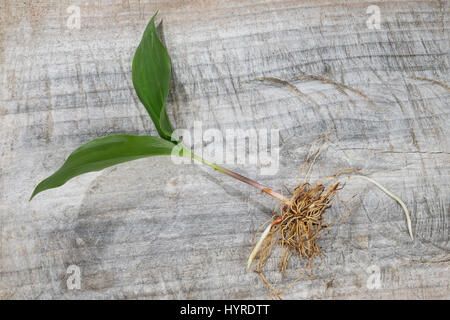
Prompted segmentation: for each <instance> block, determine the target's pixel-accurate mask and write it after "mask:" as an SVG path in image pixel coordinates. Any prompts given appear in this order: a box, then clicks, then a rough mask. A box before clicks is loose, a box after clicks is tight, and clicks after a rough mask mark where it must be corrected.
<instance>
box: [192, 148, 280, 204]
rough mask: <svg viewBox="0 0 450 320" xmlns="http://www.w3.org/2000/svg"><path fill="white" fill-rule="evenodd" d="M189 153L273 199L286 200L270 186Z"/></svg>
mask: <svg viewBox="0 0 450 320" xmlns="http://www.w3.org/2000/svg"><path fill="white" fill-rule="evenodd" d="M190 155H191V157H192V158H194V159H196V160H198V161H200V162H202V163H204V164H206V165H208V166H210V167H212V168H214V170H217V171H219V172H222V173H224V174H226V175H228V176H230V177H233V178H235V179H237V180H239V181H242V182H245V183H247V184H249V185H251V186H252V187H255V188H256V189H258V190H260V191H261V192H264V193H267V194H268V195H269V196H271V197H274V198H275V199H278V200H280V201H282V202H285V201H287V200H288V199H286V198H285V197H283V196H282V195H281V194H279V193H278V192H275V191H273V190H272V189H270V188H267V187H264V186H263V185H262V184H260V183H258V182H256V181H254V180H252V179H249V178H247V177H244V176H243V175H240V174H239V173H236V172H233V171H231V170H228V169H226V168H224V167H221V166H219V165H217V164H215V163H211V162H208V161H206V160H205V159H203V158H201V157H199V156H197V155H195V154H193V153H190Z"/></svg>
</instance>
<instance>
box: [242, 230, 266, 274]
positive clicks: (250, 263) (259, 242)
mask: <svg viewBox="0 0 450 320" xmlns="http://www.w3.org/2000/svg"><path fill="white" fill-rule="evenodd" d="M271 228H272V224H269V225H268V226H267V228H266V229H265V230H264V232H263V233H262V235H261V237H260V238H259V240H258V242H257V243H256V245H255V248H253V251H252V253H251V254H250V257H248V261H247V270H248V269H250V266H251V265H252V262H253V259H255V257H256V255H257V254H258V252H259V249H260V248H261V246H262V244H263V243H264V240H265V239H266V237H267V235H268V234H269V232H270V229H271Z"/></svg>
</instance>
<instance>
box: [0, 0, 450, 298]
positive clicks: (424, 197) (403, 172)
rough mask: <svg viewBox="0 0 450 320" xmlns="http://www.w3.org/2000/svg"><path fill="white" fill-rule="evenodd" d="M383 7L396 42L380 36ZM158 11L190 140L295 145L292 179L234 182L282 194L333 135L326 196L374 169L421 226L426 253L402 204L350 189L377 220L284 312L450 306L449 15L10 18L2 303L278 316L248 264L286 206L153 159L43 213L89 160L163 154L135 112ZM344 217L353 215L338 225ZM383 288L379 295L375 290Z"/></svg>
mask: <svg viewBox="0 0 450 320" xmlns="http://www.w3.org/2000/svg"><path fill="white" fill-rule="evenodd" d="M373 4H376V5H378V6H379V8H380V18H381V21H380V22H381V24H380V26H381V29H380V30H376V29H369V28H368V27H367V25H366V21H367V19H368V18H369V16H370V15H369V14H367V13H366V10H367V8H368V7H369V5H373ZM71 5H79V6H80V13H81V15H80V17H81V25H80V26H81V27H80V29H79V30H78V29H74V30H71V29H69V28H68V27H67V19H68V17H69V15H70V14H69V13H68V12H67V8H68V7H69V6H71ZM157 9H159V19H161V18H162V19H163V24H162V28H160V31H161V32H162V36H163V38H164V41H165V43H166V45H167V48H168V51H169V53H170V55H171V57H172V63H173V85H172V87H173V88H172V90H171V93H170V96H169V103H168V106H167V109H168V113H169V117H170V118H171V119H172V122H173V124H174V125H175V126H176V127H179V128H192V126H193V124H194V121H203V124H204V128H205V129H206V128H217V129H219V130H222V132H224V131H225V130H226V129H227V128H242V129H249V128H255V129H260V128H276V129H279V130H280V138H281V139H280V142H281V150H280V169H279V172H278V175H276V176H261V175H260V174H259V170H258V168H256V167H251V166H246V165H244V166H237V165H236V166H230V168H231V169H235V170H236V171H238V172H240V173H243V174H246V175H248V176H249V177H251V178H254V179H256V180H258V181H260V182H261V183H264V184H266V185H269V186H271V187H273V188H274V189H275V190H278V191H283V192H285V190H284V189H283V185H287V186H288V187H293V186H294V183H295V176H296V174H297V171H298V169H299V167H300V165H301V164H302V163H303V161H304V159H305V157H306V154H307V152H308V150H309V146H310V145H311V143H312V142H313V141H314V140H315V139H317V138H318V137H320V136H322V135H324V134H325V133H327V132H329V131H331V130H334V132H335V134H334V135H332V136H331V137H330V145H329V147H328V148H327V149H325V150H324V152H323V153H322V155H321V156H320V157H319V159H318V161H317V163H316V166H315V169H314V171H313V173H312V177H313V178H314V179H317V178H319V177H323V176H326V175H329V174H333V173H335V172H336V171H338V170H339V169H344V168H359V169H361V170H362V173H363V174H366V175H368V176H370V177H371V178H373V179H375V180H377V181H378V182H380V183H381V184H383V185H384V186H386V187H387V188H388V189H389V190H391V191H392V192H393V193H395V194H397V195H399V196H400V197H401V198H402V199H403V201H404V202H405V203H406V205H407V206H408V208H409V210H410V212H411V215H412V220H413V232H414V235H415V240H414V242H411V240H410V238H409V235H408V233H407V229H406V222H405V220H404V215H403V212H402V209H401V208H400V206H399V205H398V204H397V203H396V202H395V201H393V200H392V199H390V198H388V197H386V195H385V194H384V193H383V192H382V191H380V190H379V189H377V188H376V187H375V186H373V185H367V183H366V182H365V181H362V180H357V179H354V180H350V181H349V182H348V183H347V185H346V187H345V189H344V190H342V191H341V193H340V197H341V199H347V198H349V197H350V196H352V195H353V194H355V193H359V197H357V198H356V199H355V201H354V203H355V204H357V205H359V208H358V209H357V210H355V211H354V212H353V213H352V214H351V215H350V216H349V218H348V219H347V220H346V222H345V223H341V224H339V225H337V226H335V227H334V228H332V229H331V230H330V234H328V235H326V236H324V238H323V239H322V241H321V244H322V247H323V250H324V252H325V253H326V256H325V257H324V258H323V260H322V261H317V264H316V272H315V276H316V278H314V279H305V280H302V281H299V282H297V283H296V284H295V285H294V286H293V287H292V288H291V289H289V290H288V291H287V292H286V293H285V294H284V295H283V297H284V298H287V299H303V298H306V299H311V298H314V299H349V298H363V299H366V298H375V299H378V298H383V299H385V298H395V299H400V298H402V299H430V298H440V299H443V298H447V299H448V298H449V297H450V294H449V278H450V277H449V267H448V266H449V207H450V192H449V191H450V186H449V181H450V180H449V174H450V172H449V167H450V161H449V160H450V156H449V102H450V92H449V86H450V84H449V80H450V79H449V63H450V61H449V27H448V23H449V17H450V15H449V11H450V9H449V2H448V1H428V0H427V1H425V0H424V1H419V0H418V1H378V2H377V3H373V1H361V0H353V1H336V0H320V1H306V0H305V1H283V0H280V1H274V2H266V1H220V2H213V1H164V2H161V1H158V2H153V1H142V0H141V1H134V0H130V1H127V0H125V1H122V2H120V1H117V2H116V1H89V2H88V4H85V2H84V1H83V2H81V1H79V2H78V1H49V0H41V1H27V2H18V1H9V0H6V1H2V2H1V9H0V14H1V20H0V50H1V51H0V79H1V84H2V85H1V88H0V90H1V91H0V101H1V102H0V137H1V140H0V298H1V299H17V298H27V299H35V298H62V299H80V298H143V299H162V298H169V299H170V298H177V299H185V298H194V299H200V298H204V299H210V298H215V299H223V298H231V299H239V298H243V299H252V298H265V297H267V295H268V292H267V291H266V289H265V287H264V285H263V284H262V282H261V280H260V278H259V276H258V275H257V274H255V273H252V272H248V271H246V261H247V258H248V255H249V253H250V252H251V241H252V236H253V234H254V232H255V230H256V229H257V228H258V226H259V225H260V224H261V223H263V222H264V221H265V220H266V219H268V218H269V217H270V216H271V210H272V208H273V207H274V205H275V204H276V202H275V201H273V200H272V199H269V198H268V197H267V196H263V195H259V194H258V193H257V192H255V191H254V190H251V189H250V187H249V186H247V185H244V184H242V183H240V182H238V181H232V179H230V178H229V177H226V176H221V175H220V174H219V173H217V172H213V171H212V170H209V169H207V168H201V167H199V166H196V165H188V166H176V165H174V164H172V163H171V162H168V161H164V162H163V161H161V159H158V158H149V159H143V160H138V161H135V162H131V163H126V164H122V165H119V166H116V167H113V168H110V169H107V170H104V171H102V172H99V173H91V174H87V175H84V176H81V177H78V178H76V179H74V180H72V181H70V182H69V183H67V184H66V185H65V186H64V187H62V188H59V189H54V190H51V191H47V192H45V193H42V194H40V195H38V196H37V197H36V198H35V200H33V201H32V202H28V201H27V200H28V197H29V196H30V194H31V192H32V190H33V188H34V186H35V185H36V184H37V183H38V182H39V181H40V180H41V179H43V178H45V177H46V176H48V175H49V174H51V173H52V172H54V171H55V170H56V169H57V168H58V167H59V166H60V165H61V164H62V163H63V161H64V159H65V158H66V157H67V156H68V155H69V154H70V152H71V151H72V150H73V149H75V148H76V147H78V146H79V145H81V144H82V143H84V142H87V141H88V140H90V139H93V138H96V137H99V136H103V135H106V134H110V133H133V134H148V133H151V134H156V130H155V129H154V127H153V124H152V123H151V120H150V118H149V117H147V116H146V112H145V110H144V108H143V106H142V105H141V104H140V103H139V101H138V99H137V97H136V95H135V93H134V90H133V86H132V82H131V59H132V55H133V53H134V50H135V48H136V46H137V44H138V43H139V40H140V37H141V35H142V32H143V30H144V27H145V25H146V23H147V22H148V20H149V19H150V17H151V16H152V14H153V13H154V11H156V10H157ZM262 78H265V80H262ZM274 78H276V79H279V80H281V81H275V80H274ZM283 81H284V82H283ZM286 81H287V82H286ZM343 210H344V208H343V207H342V205H336V206H334V207H333V208H332V209H331V210H330V211H329V213H328V215H329V219H330V220H333V219H336V218H338V217H339V216H340V215H342V214H343ZM278 256H279V252H278V253H277V252H275V254H274V255H273V257H272V259H271V260H270V261H269V265H268V266H267V277H268V278H269V279H270V281H272V282H273V283H274V284H275V286H277V287H278V288H283V287H284V286H286V285H288V284H289V283H290V281H291V280H292V279H293V278H294V271H291V273H290V274H289V278H288V279H282V277H281V275H280V274H279V273H278V271H277V262H278V260H277V257H278ZM292 261H293V263H292V265H291V270H298V268H299V267H300V265H301V263H300V262H298V261H296V260H295V259H294V260H292ZM69 265H77V266H79V267H80V270H81V289H80V290H69V289H68V288H67V285H66V281H67V279H68V275H67V274H66V270H67V268H68V266H69ZM377 268H379V270H380V280H381V282H380V288H378V289H369V288H370V285H369V288H368V286H367V281H368V280H369V273H368V272H370V270H377Z"/></svg>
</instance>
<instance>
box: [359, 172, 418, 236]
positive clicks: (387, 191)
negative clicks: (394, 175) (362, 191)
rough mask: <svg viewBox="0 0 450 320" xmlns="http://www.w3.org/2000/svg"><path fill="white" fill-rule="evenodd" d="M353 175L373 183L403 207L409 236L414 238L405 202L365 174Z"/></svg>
mask: <svg viewBox="0 0 450 320" xmlns="http://www.w3.org/2000/svg"><path fill="white" fill-rule="evenodd" d="M353 177H358V178H363V179H365V180H367V181H369V182H372V183H373V184H374V185H376V186H377V187H378V188H380V189H381V190H382V191H383V192H384V193H386V194H387V195H388V196H390V197H391V198H392V199H394V200H395V201H397V202H398V203H399V204H400V205H401V206H402V208H403V211H404V212H405V216H406V222H407V224H408V232H409V236H410V237H411V240H414V236H413V232H412V226H411V216H410V214H409V211H408V208H406V205H405V203H404V202H403V201H402V200H401V199H400V198H399V197H397V196H396V195H395V194H393V193H392V192H390V191H389V190H387V189H386V188H385V187H383V186H382V185H381V184H379V183H378V182H376V181H375V180H373V179H371V178H368V177H366V176H360V175H354V176H353Z"/></svg>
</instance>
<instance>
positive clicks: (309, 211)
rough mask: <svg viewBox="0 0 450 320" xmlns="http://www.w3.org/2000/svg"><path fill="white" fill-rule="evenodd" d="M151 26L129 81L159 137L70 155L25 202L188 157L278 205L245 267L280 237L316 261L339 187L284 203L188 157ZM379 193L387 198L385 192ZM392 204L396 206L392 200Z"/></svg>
mask: <svg viewBox="0 0 450 320" xmlns="http://www.w3.org/2000/svg"><path fill="white" fill-rule="evenodd" d="M154 20H155V16H153V18H152V19H151V20H150V22H149V24H148V25H147V27H146V29H145V31H144V35H143V37H142V40H141V42H140V44H139V46H138V48H137V50H136V53H135V54H134V58H133V63H132V79H133V85H134V89H135V90H136V93H137V96H138V97H139V99H140V101H141V102H142V104H143V105H144V107H145V108H146V110H147V112H148V114H149V115H150V117H151V119H152V120H153V123H154V124H155V126H156V129H157V131H158V134H159V137H155V136H136V135H128V134H112V135H109V136H105V137H101V138H97V139H94V140H92V141H90V142H88V143H86V144H84V145H82V146H81V147H79V148H78V149H76V150H75V151H74V152H72V154H71V155H70V156H69V157H68V158H67V160H66V161H65V163H64V164H63V166H62V167H61V168H59V169H58V170H57V171H56V172H55V173H54V174H52V175H51V176H50V177H48V178H47V179H45V180H43V181H42V182H40V183H39V184H38V185H37V187H36V188H35V189H34V191H33V193H32V195H31V198H30V200H31V199H32V198H33V197H35V196H36V195H37V194H38V193H40V192H42V191H45V190H47V189H52V188H56V187H59V186H62V185H63V184H65V183H66V182H67V181H68V180H70V179H72V178H74V177H76V176H78V175H81V174H83V173H87V172H92V171H99V170H102V169H105V168H107V167H110V166H113V165H116V164H119V163H123V162H127V161H132V160H136V159H140V158H144V157H150V156H159V155H174V154H175V155H178V156H180V157H191V158H193V159H195V160H198V161H200V162H202V163H203V164H205V165H208V166H210V167H212V168H214V169H215V170H217V171H219V172H221V173H224V174H226V175H228V176H231V177H233V178H235V179H238V180H240V181H242V182H245V183H247V184H249V185H251V186H253V187H255V188H257V189H258V190H260V191H261V192H264V193H266V194H268V195H270V196H272V197H274V198H276V199H277V200H279V201H280V202H281V206H280V214H279V215H278V216H275V217H273V221H271V223H270V224H269V226H268V227H267V228H266V229H265V231H264V232H263V236H262V237H261V239H260V241H258V242H257V244H256V245H255V248H254V250H253V252H252V254H251V255H250V258H249V261H248V266H250V264H251V262H252V260H253V258H254V257H255V255H256V254H257V253H258V251H260V250H261V256H260V261H263V262H264V261H265V257H266V255H265V254H264V253H267V252H268V250H269V249H270V248H271V246H270V241H272V240H273V239H276V235H278V236H281V240H282V243H283V246H285V248H290V249H292V250H293V251H296V252H297V253H298V255H299V256H300V257H306V258H308V259H310V258H313V257H314V256H316V255H318V254H319V253H320V248H319V247H318V246H317V239H318V236H317V235H318V232H319V231H320V230H321V229H324V228H327V227H328V226H327V225H326V224H325V223H324V222H323V219H322V215H323V213H324V211H325V210H326V209H327V208H328V207H329V206H330V202H331V200H332V199H333V196H334V194H335V193H336V191H337V190H338V185H339V183H336V184H334V185H333V186H331V187H330V188H328V189H325V188H324V186H323V185H322V184H312V185H310V184H308V183H305V184H303V185H301V186H299V187H297V188H296V189H295V190H294V192H293V195H292V197H290V198H285V197H284V196H283V195H281V194H279V193H277V192H275V191H274V190H272V189H270V188H267V187H265V186H263V185H261V184H259V183H258V182H256V181H253V180H251V179H249V178H246V177H244V176H242V175H240V174H238V173H235V172H232V171H230V170H228V169H225V168H223V167H221V166H219V165H217V164H214V163H211V162H208V161H207V160H205V159H203V158H201V157H199V156H197V155H195V154H194V153H192V152H191V150H190V148H188V147H187V146H185V145H184V144H183V143H182V142H181V141H180V140H179V139H178V138H177V137H175V136H174V135H173V132H174V129H173V127H172V125H171V124H170V122H169V118H168V116H167V113H166V110H165V103H166V99H167V96H168V93H169V83H170V75H171V62H170V57H169V55H168V53H167V50H166V48H164V46H163V44H162V43H161V41H160V39H159V38H158V35H157V32H156V27H155V21H154ZM379 187H381V186H379ZM381 188H382V187H381ZM382 190H383V189H382ZM383 191H385V192H388V191H387V190H385V189H384V190H383ZM388 194H389V193H388ZM390 195H391V194H390ZM391 196H393V195H391ZM393 197H395V196H393ZM394 199H396V200H397V201H399V202H401V201H400V200H399V199H398V198H396V197H395V198H394ZM401 204H402V206H403V207H404V209H405V213H406V214H407V218H408V223H409V225H408V227H409V228H411V227H410V221H409V214H408V212H407V210H406V207H405V206H404V204H403V203H402V202H401ZM410 232H411V229H410ZM411 237H412V233H411ZM266 238H267V239H266ZM278 238H280V237H278ZM265 239H266V240H268V241H269V242H267V241H266V243H265V244H264V240H265ZM264 248H265V249H264ZM269 251H270V250H269ZM288 258H289V257H287V258H286V259H288ZM286 261H287V260H286ZM284 265H285V264H284Z"/></svg>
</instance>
